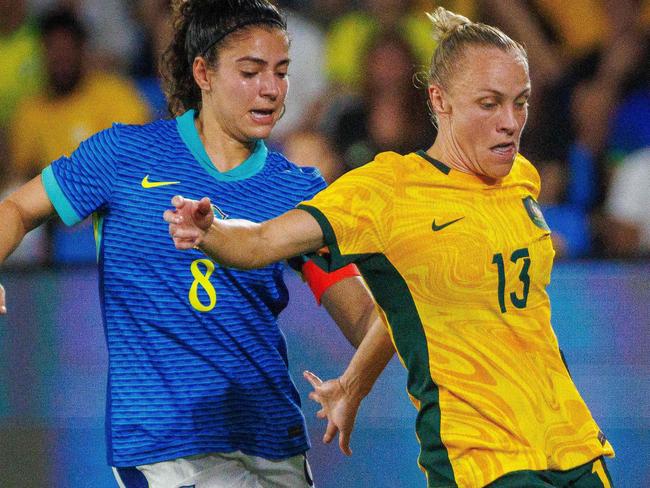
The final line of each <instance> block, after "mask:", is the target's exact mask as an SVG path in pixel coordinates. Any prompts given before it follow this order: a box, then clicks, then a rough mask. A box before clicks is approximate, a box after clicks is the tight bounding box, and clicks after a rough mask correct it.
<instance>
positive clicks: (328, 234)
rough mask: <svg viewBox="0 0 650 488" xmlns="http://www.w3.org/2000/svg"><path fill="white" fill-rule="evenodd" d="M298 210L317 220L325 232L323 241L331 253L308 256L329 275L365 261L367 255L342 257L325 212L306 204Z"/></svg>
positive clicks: (299, 206)
mask: <svg viewBox="0 0 650 488" xmlns="http://www.w3.org/2000/svg"><path fill="white" fill-rule="evenodd" d="M296 208H297V209H299V210H304V211H305V212H307V213H308V214H310V215H311V216H312V217H314V219H316V222H318V225H319V226H320V228H321V230H322V231H323V240H324V242H325V245H326V246H327V247H328V249H329V253H328V254H325V255H321V254H317V253H312V254H309V255H308V256H309V259H311V260H312V261H314V263H316V264H317V265H318V266H319V267H320V268H321V269H322V270H324V271H327V272H328V273H329V272H332V271H336V270H337V269H341V268H343V267H344V266H347V265H348V264H350V263H354V262H357V261H358V260H359V259H363V258H364V257H365V256H367V254H347V255H342V254H341V250H340V249H339V245H338V242H337V240H336V234H335V233H334V229H333V228H332V225H331V224H330V223H329V220H327V217H325V214H323V212H321V211H320V210H319V209H317V208H316V207H312V206H311V205H307V204H304V203H301V204H300V205H298V206H297V207H296Z"/></svg>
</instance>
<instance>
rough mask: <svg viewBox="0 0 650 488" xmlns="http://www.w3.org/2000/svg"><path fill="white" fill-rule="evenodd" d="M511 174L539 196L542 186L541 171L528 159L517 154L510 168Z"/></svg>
mask: <svg viewBox="0 0 650 488" xmlns="http://www.w3.org/2000/svg"><path fill="white" fill-rule="evenodd" d="M510 176H512V178H513V179H514V180H515V181H516V182H517V183H519V184H521V185H524V186H526V187H527V188H528V189H529V191H530V192H531V193H532V194H533V195H534V196H535V198H537V196H538V195H539V190H540V186H541V180H540V177H539V172H538V171H537V169H536V168H535V166H534V165H533V163H531V162H530V161H529V160H528V159H526V158H525V157H524V156H522V155H521V154H517V156H516V157H515V162H514V163H513V165H512V169H511V170H510Z"/></svg>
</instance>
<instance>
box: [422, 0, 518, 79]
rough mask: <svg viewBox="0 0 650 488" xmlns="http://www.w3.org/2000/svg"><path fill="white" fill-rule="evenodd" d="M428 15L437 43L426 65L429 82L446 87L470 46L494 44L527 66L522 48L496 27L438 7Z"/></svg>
mask: <svg viewBox="0 0 650 488" xmlns="http://www.w3.org/2000/svg"><path fill="white" fill-rule="evenodd" d="M427 17H429V20H431V23H432V24H433V38H434V40H435V41H436V43H437V46H436V49H435V51H434V52H433V56H432V57H431V65H430V67H429V76H428V81H429V84H430V85H431V84H436V85H439V86H442V87H444V88H449V83H450V80H451V79H452V78H453V74H454V70H455V69H456V68H457V66H458V62H459V60H460V59H461V57H462V56H463V54H464V53H465V50H466V49H467V47H469V46H485V47H496V48H497V49H501V50H502V51H505V52H510V53H513V54H514V55H517V56H521V57H522V59H523V60H524V61H525V62H526V66H528V55H527V54H526V50H525V49H524V47H523V46H522V45H521V44H519V43H518V42H516V41H513V40H512V39H511V38H510V37H508V36H507V35H506V34H504V33H503V32H502V31H500V30H499V29H497V28H496V27H492V26H490V25H486V24H481V23H479V22H472V21H471V20H469V19H468V18H467V17H463V16H462V15H458V14H455V13H454V12H450V11H449V10H446V9H445V8H443V7H438V8H437V9H435V10H434V11H433V12H432V13H427Z"/></svg>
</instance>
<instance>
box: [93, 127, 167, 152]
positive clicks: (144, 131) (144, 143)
mask: <svg viewBox="0 0 650 488" xmlns="http://www.w3.org/2000/svg"><path fill="white" fill-rule="evenodd" d="M174 130H175V124H174V121H173V120H157V121H154V122H149V123H147V124H123V123H114V124H113V125H112V126H111V127H109V128H107V129H104V130H102V131H100V132H98V133H96V134H95V135H93V136H91V137H90V138H89V139H87V140H86V141H85V142H87V141H93V142H94V143H96V144H100V145H101V146H103V147H107V148H108V147H110V148H112V149H113V150H114V151H120V150H122V149H127V150H128V149H130V150H133V151H136V152H140V153H141V152H142V151H144V150H146V149H147V148H149V147H154V146H155V147H158V148H160V146H162V145H165V146H167V145H171V146H173V145H174V144H173V142H174V141H173V140H172V139H171V137H173V134H174Z"/></svg>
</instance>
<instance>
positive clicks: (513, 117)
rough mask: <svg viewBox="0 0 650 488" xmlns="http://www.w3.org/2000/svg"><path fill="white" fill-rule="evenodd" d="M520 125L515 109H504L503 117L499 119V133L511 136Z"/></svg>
mask: <svg viewBox="0 0 650 488" xmlns="http://www.w3.org/2000/svg"><path fill="white" fill-rule="evenodd" d="M518 125H519V119H518V117H517V114H516V113H515V109H514V108H513V107H503V110H502V111H501V116H500V117H499V126H498V127H497V129H498V131H499V132H503V133H505V134H508V135H509V136H511V135H512V134H514V133H515V131H516V130H517V126H518Z"/></svg>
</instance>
